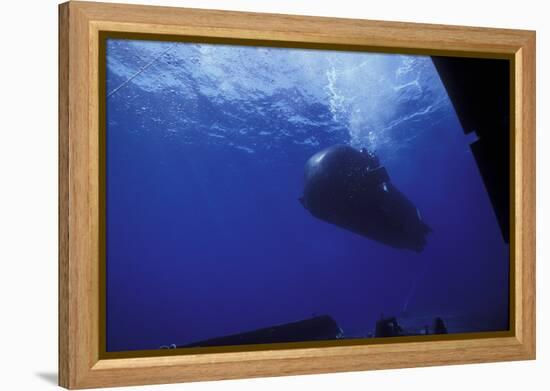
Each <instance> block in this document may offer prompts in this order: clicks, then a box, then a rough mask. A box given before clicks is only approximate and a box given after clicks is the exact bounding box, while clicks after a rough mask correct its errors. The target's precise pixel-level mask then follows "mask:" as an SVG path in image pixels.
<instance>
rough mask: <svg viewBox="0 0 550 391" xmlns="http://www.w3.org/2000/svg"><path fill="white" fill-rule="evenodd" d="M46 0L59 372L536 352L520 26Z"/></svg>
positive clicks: (116, 381) (127, 379) (198, 373)
mask: <svg viewBox="0 0 550 391" xmlns="http://www.w3.org/2000/svg"><path fill="white" fill-rule="evenodd" d="M59 11H60V19H59V20H60V41H59V42H60V66H59V71H60V78H59V80H60V95H59V96H60V104H59V107H60V111H59V114H60V116H59V118H60V120H59V121H60V126H59V129H60V132H59V135H60V149H59V151H60V152H59V153H60V159H59V162H60V163H59V166H60V176H59V178H60V185H59V189H60V200H59V201H60V211H59V213H60V220H59V221H60V224H59V227H60V228H59V229H60V243H59V251H60V256H59V260H60V268H59V270H60V286H59V288H60V302H59V303H60V305H59V313H60V323H59V324H60V352H59V359H60V361H59V371H60V377H59V379H60V385H62V386H64V387H67V388H91V387H100V386H122V385H138V384H155V383H169V382H184V381H197V380H213V379H231V378H240V377H257V376H276V375H286V374H306V373H323V372H336V371H352V370H368V369H379V368H398V367H410V366H429V365H441V364H458V363H474V362H490V361H504V360H522V359H533V358H534V357H535V122H534V120H535V33H534V32H531V31H521V30H504V29H487V28H471V27H457V26H442V25H425V24H410V23H393V22H376V21H366V20H351V19H349V20H348V19H332V18H317V17H303V16H290V15H271V14H254V13H238V12H227V11H223V12H222V11H206V10H195V9H180V8H167V7H148V6H133V5H118V4H102V3H88V2H69V3H65V4H62V5H60V8H59Z"/></svg>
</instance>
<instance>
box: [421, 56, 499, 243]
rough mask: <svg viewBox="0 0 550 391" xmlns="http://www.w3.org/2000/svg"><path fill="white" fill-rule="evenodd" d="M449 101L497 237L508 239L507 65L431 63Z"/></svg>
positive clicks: (436, 60)
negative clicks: (468, 138)
mask: <svg viewBox="0 0 550 391" xmlns="http://www.w3.org/2000/svg"><path fill="white" fill-rule="evenodd" d="M432 60H433V62H434V65H435V67H436V69H437V72H438V73H439V76H440V77H441V80H442V81H443V84H444V85H445V88H446V90H447V92H448V94H449V97H450V98H451V101H452V103H453V106H454V108H455V111H456V114H457V115H458V118H459V120H460V123H461V124H462V128H463V129H464V133H466V134H469V133H472V132H474V133H475V134H476V135H477V140H476V141H475V142H473V143H472V144H471V145H470V148H471V149H472V153H473V154H474V157H475V159H476V163H477V166H478V168H479V171H480V173H481V176H482V178H483V181H484V182H485V187H486V188H487V192H488V193H489V198H490V199H491V202H492V204H493V209H494V211H495V214H496V216H497V219H498V222H499V225H500V228H501V231H502V236H503V238H504V240H505V241H506V242H507V243H509V241H510V236H509V231H510V228H509V227H510V216H509V215H510V213H509V203H510V152H509V151H510V132H509V128H510V117H509V113H510V62H509V61H508V60H496V59H483V58H462V57H437V56H434V57H432Z"/></svg>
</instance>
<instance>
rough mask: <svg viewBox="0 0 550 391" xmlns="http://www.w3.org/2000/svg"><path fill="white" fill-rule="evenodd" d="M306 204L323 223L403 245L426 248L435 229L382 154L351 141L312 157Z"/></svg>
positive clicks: (417, 249)
mask: <svg viewBox="0 0 550 391" xmlns="http://www.w3.org/2000/svg"><path fill="white" fill-rule="evenodd" d="M300 202H301V203H302V205H303V206H304V207H305V208H306V209H307V210H309V212H310V213H311V214H312V215H313V216H315V217H317V218H319V219H321V220H323V221H326V222H329V223H332V224H335V225H337V226H339V227H342V228H345V229H347V230H349V231H353V232H355V233H357V234H360V235H363V236H365V237H367V238H370V239H373V240H376V241H378V242H380V243H383V244H386V245H388V246H391V247H395V248H399V249H410V250H413V251H417V252H420V251H422V250H423V249H424V247H425V245H426V235H427V234H428V233H429V232H430V231H431V229H430V228H429V227H428V225H427V224H425V223H424V222H423V221H422V218H421V216H420V213H419V211H418V209H417V208H416V206H415V205H414V204H413V203H412V202H411V201H409V200H408V199H407V197H405V195H404V194H403V193H401V192H400V191H399V190H398V189H397V188H396V187H395V186H394V185H393V184H392V183H391V181H390V177H389V175H388V173H387V171H386V169H385V168H384V167H382V166H380V164H379V162H378V159H377V157H376V156H374V155H373V154H371V153H370V152H368V151H366V150H361V151H359V150H357V149H355V148H353V147H350V146H347V145H335V146H332V147H329V148H327V149H324V150H322V151H320V152H318V153H316V154H315V155H313V156H312V157H311V158H310V159H309V160H308V161H307V163H306V166H305V184H304V194H303V196H302V197H301V198H300Z"/></svg>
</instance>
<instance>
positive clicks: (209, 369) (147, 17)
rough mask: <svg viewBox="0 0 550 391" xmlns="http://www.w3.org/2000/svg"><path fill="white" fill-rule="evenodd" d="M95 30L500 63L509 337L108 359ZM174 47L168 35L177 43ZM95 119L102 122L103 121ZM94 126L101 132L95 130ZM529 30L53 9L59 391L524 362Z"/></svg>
mask: <svg viewBox="0 0 550 391" xmlns="http://www.w3.org/2000/svg"><path fill="white" fill-rule="evenodd" d="M105 32H110V33H114V34H122V35H124V34H128V35H131V36H135V37H139V36H141V35H147V34H155V35H157V36H159V37H164V39H165V40H170V39H176V40H177V39H181V40H191V41H194V42H226V41H227V42H239V43H246V42H250V43H251V44H261V45H265V46H281V47H295V48H300V47H318V48H337V49H341V50H355V51H374V52H385V53H402V54H424V55H432V56H434V55H435V56H437V55H439V56H461V57H476V58H477V57H479V58H502V59H508V60H509V61H510V64H511V71H510V82H511V83H510V84H511V103H512V104H511V106H510V107H511V110H510V111H511V112H510V130H511V131H510V145H511V153H510V199H511V201H510V221H511V224H510V226H511V230H510V259H511V261H510V265H511V268H510V280H511V281H510V312H511V313H510V317H511V322H510V330H509V331H507V332H503V333H493V334H481V335H476V336H475V338H465V337H464V336H456V337H450V338H425V339H422V338H413V337H411V338H408V337H406V338H394V339H391V340H387V341H379V340H376V341H375V342H373V343H360V344H357V343H339V344H336V343H330V344H323V343H319V344H317V345H300V344H297V345H292V346H290V345H285V346H286V347H285V346H276V347H273V348H265V347H261V346H259V347H258V348H253V349H252V348H248V349H218V350H210V351H208V350H197V351H192V352H190V354H180V353H181V352H179V351H177V350H176V351H171V352H169V353H170V354H162V355H155V354H152V355H140V354H134V355H119V356H116V355H114V356H106V355H105V354H104V353H105V352H103V351H102V346H103V345H102V344H104V338H105V335H104V332H105V330H104V323H105V314H104V313H103V312H104V304H103V303H104V302H105V289H104V288H105V287H104V283H102V275H103V274H102V273H104V267H105V265H104V263H103V262H102V259H103V257H104V255H105V254H104V238H103V237H102V234H101V232H102V227H103V225H104V223H105V222H104V218H105V217H104V213H102V211H103V212H104V202H105V201H104V197H105V196H104V194H103V193H104V192H103V191H102V190H103V185H102V183H101V182H102V178H103V177H104V174H103V173H104V171H105V161H104V159H102V158H101V152H100V151H101V149H102V142H103V141H102V136H101V132H102V129H103V125H102V123H101V122H102V120H104V117H103V116H102V111H104V109H102V103H101V98H100V96H101V94H102V93H103V94H105V91H104V89H103V88H102V87H101V83H100V82H99V81H100V80H102V77H104V75H103V74H102V72H104V69H102V67H101V66H100V57H101V56H100V54H101V53H102V51H103V50H104V47H102V45H103V44H102V37H103V35H102V34H104V33H105ZM178 37H179V38H178ZM103 114H104V113H103ZM103 130H104V129H103ZM535 347H536V341H535V32H533V31H524V30H509V29H494V28H479V27H461V26H445V25H436V24H417V23H397V22H383V21H370V20H354V19H337V18H326V17H309V16H308V17H306V16H292V15H275V14H259V13H244V12H230V11H214V10H198V9H185V8H171V7H151V6H141V5H121V4H107V3H94V2H80V1H70V2H67V3H63V4H61V5H60V6H59V384H60V385H61V386H63V387H66V388H69V389H81V388H95V387H107V386H127V385H142V384H160V383H177V382H188V381H201V380H217V379H236V378H249V377H264V376H282V375H298V374H315V373H328V372H344V371H362V370H372V369H387V368H404V367H420V366H434V365H449V364H465V363H481V362H495V361H511V360H530V359H535V350H536V349H535Z"/></svg>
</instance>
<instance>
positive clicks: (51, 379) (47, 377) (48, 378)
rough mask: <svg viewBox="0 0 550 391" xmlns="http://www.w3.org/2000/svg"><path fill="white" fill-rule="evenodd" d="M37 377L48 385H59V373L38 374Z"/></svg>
mask: <svg viewBox="0 0 550 391" xmlns="http://www.w3.org/2000/svg"><path fill="white" fill-rule="evenodd" d="M35 375H36V376H37V377H39V378H40V379H42V380H44V381H45V382H46V383H50V384H52V385H54V386H56V385H57V372H38V373H36V374H35Z"/></svg>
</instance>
